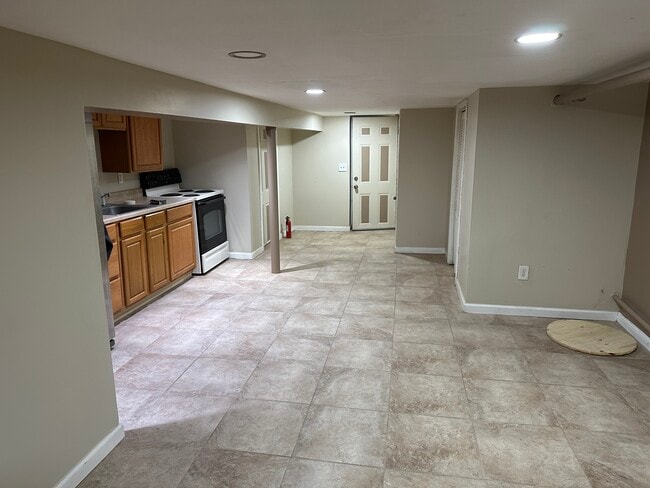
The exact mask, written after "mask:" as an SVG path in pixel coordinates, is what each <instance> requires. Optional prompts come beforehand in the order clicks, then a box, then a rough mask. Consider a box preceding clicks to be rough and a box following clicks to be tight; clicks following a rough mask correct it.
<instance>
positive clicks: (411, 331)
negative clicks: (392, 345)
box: [393, 319, 454, 345]
mask: <svg viewBox="0 0 650 488" xmlns="http://www.w3.org/2000/svg"><path fill="white" fill-rule="evenodd" d="M393 340H394V341H395V342H413V343H416V344H442V345H453V343H454V336H453V335H452V333H451V327H450V326H449V322H447V321H446V320H436V321H433V320H427V321H413V320H400V319H397V320H395V329H394V334H393Z"/></svg>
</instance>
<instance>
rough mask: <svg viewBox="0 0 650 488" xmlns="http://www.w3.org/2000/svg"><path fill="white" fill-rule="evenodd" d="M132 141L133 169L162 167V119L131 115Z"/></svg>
mask: <svg viewBox="0 0 650 488" xmlns="http://www.w3.org/2000/svg"><path fill="white" fill-rule="evenodd" d="M129 135H130V142H131V171H138V172H140V171H157V170H161V169H162V147H161V143H160V119H155V118H153V117H129Z"/></svg>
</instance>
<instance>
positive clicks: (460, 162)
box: [447, 99, 469, 274]
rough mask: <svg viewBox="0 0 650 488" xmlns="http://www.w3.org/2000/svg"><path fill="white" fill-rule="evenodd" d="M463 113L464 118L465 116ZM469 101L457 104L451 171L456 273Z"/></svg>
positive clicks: (450, 252)
mask: <svg viewBox="0 0 650 488" xmlns="http://www.w3.org/2000/svg"><path fill="white" fill-rule="evenodd" d="M463 113H464V114H465V115H464V118H463ZM468 117H469V112H468V101H467V99H465V100H462V101H461V102H460V103H459V104H458V105H457V106H456V127H455V130H454V155H453V164H452V172H451V191H450V199H449V228H448V230H447V263H448V264H453V265H454V274H457V270H458V254H459V250H460V223H461V213H462V196H463V183H464V177H465V154H466V152H465V149H466V145H467V125H468ZM461 123H462V124H464V126H463V128H462V129H463V141H462V147H460V143H459V142H460V141H459V139H460V137H459V136H460V131H461V126H460V124H461Z"/></svg>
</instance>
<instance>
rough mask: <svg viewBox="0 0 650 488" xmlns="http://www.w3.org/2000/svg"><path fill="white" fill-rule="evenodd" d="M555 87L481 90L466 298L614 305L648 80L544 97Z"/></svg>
mask: <svg viewBox="0 0 650 488" xmlns="http://www.w3.org/2000/svg"><path fill="white" fill-rule="evenodd" d="M559 91H560V88H558V87H537V88H489V89H481V90H480V108H479V111H478V126H477V139H476V150H475V155H474V175H473V191H472V202H471V222H470V226H471V231H470V234H469V241H468V249H469V255H468V257H466V258H465V259H467V261H466V266H467V278H466V283H465V286H466V288H463V291H464V292H465V298H466V300H467V301H468V302H470V303H485V304H495V305H515V306H526V307H551V308H571V309H589V310H611V311H615V310H617V307H616V305H615V304H614V302H613V300H612V299H611V294H612V293H613V292H614V291H620V290H621V288H622V286H623V272H624V268H625V253H626V249H627V237H628V234H629V229H630V221H631V216H632V204H633V192H634V184H635V177H636V168H637V163H638V159H639V148H640V143H641V132H642V127H643V119H644V110H645V102H646V92H647V87H646V86H640V85H635V86H630V87H627V88H624V89H619V90H616V91H610V92H605V93H602V94H598V95H594V96H592V97H589V99H588V100H587V102H584V103H583V104H580V105H575V106H562V107H557V106H553V105H552V103H551V101H552V99H553V96H554V95H555V94H557V93H558V92H559ZM471 118H472V115H471V113H470V121H471ZM470 152H471V151H470ZM466 208H467V207H466ZM519 265H529V266H530V279H529V281H518V280H517V268H518V266H519Z"/></svg>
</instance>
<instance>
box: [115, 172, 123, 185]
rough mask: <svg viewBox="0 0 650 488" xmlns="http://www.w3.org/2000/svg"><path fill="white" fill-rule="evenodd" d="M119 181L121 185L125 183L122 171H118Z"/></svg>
mask: <svg viewBox="0 0 650 488" xmlns="http://www.w3.org/2000/svg"><path fill="white" fill-rule="evenodd" d="M117 182H118V184H120V185H121V184H122V183H124V174H122V173H117Z"/></svg>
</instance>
